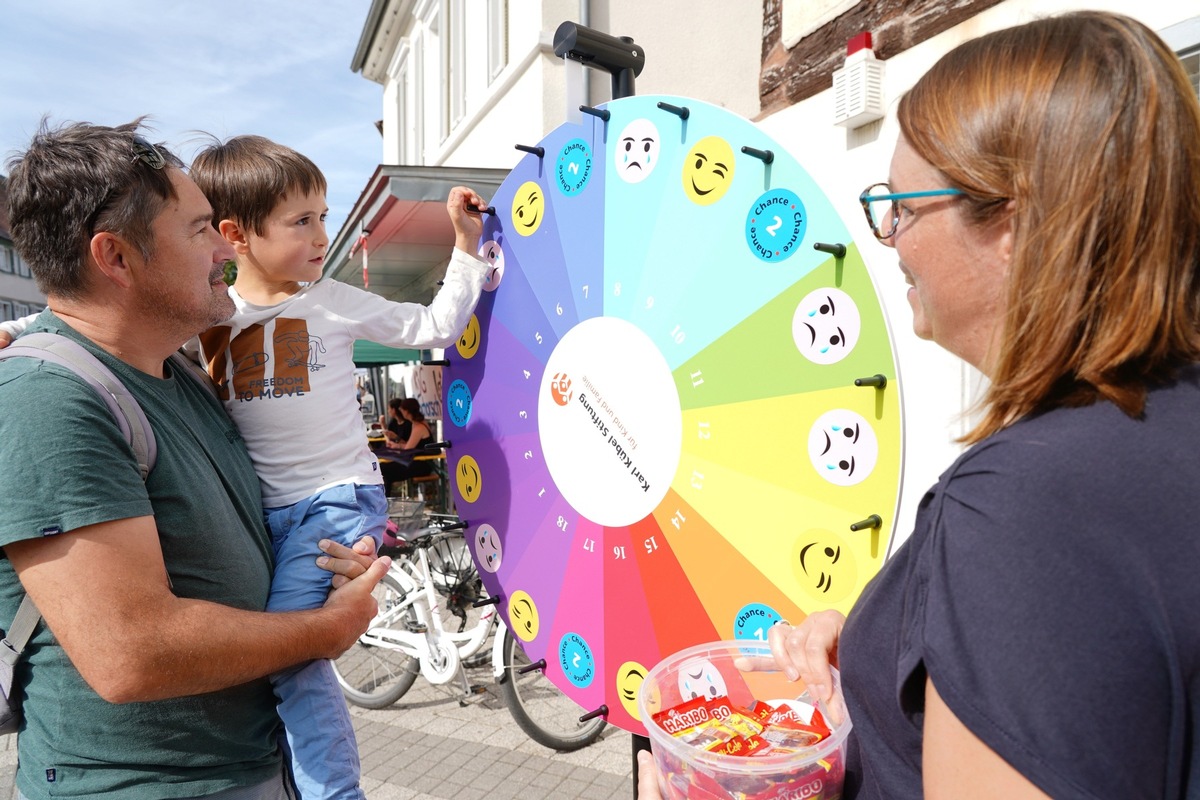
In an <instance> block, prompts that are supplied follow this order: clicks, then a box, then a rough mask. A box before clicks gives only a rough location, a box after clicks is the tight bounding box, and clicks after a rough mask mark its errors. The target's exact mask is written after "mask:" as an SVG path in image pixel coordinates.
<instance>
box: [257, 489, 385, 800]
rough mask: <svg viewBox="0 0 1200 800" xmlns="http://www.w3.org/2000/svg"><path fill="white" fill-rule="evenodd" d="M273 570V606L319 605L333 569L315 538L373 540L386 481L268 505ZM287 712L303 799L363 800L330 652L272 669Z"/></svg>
mask: <svg viewBox="0 0 1200 800" xmlns="http://www.w3.org/2000/svg"><path fill="white" fill-rule="evenodd" d="M263 516H264V519H265V521H266V524H267V530H268V531H269V532H270V534H271V546H272V547H273V548H274V550H275V577H274V579H273V580H272V582H271V596H270V598H269V599H268V600H267V610H268V611H300V610H303V609H310V608H320V607H321V606H322V605H323V604H324V603H325V598H326V597H328V595H329V589H330V580H331V579H332V573H330V572H327V571H325V570H323V569H321V568H320V567H318V566H317V564H316V559H317V557H318V556H320V555H321V551H320V550H318V549H317V542H318V541H320V540H321V539H332V540H333V541H335V542H338V543H340V544H344V545H346V546H347V547H349V546H351V545H353V544H354V543H355V542H356V541H358V540H359V539H361V538H362V537H363V536H371V537H372V538H373V539H375V546H376V547H378V546H379V542H380V540H381V538H382V536H383V529H384V526H385V525H387V497H386V496H384V493H383V487H382V486H357V485H355V484H343V485H341V486H334V487H332V488H329V489H326V490H325V491H323V492H320V493H319V494H315V495H313V496H312V497H306V498H305V499H303V500H301V501H300V502H298V503H294V504H292V505H290V506H284V507H282V508H268V509H265V510H264V513H263ZM271 685H272V686H273V687H274V689H275V696H276V697H278V698H279V706H278V711H279V717H280V719H282V720H283V727H284V733H285V737H284V741H283V745H284V749H285V750H286V751H287V755H288V757H289V758H290V759H291V764H292V775H293V777H294V778H295V780H296V787H297V788H298V789H299V790H300V797H301V798H303V800H318V799H319V798H330V799H331V800H332V798H337V800H344V799H347V798H353V799H354V800H363V798H364V797H365V795H363V792H362V789H360V788H359V786H358V780H359V772H360V767H359V761H358V743H357V742H356V741H355V738H354V727H353V726H352V725H351V722H350V712H349V710H348V709H347V708H346V701H345V699H344V698H343V697H342V690H341V687H340V686H338V682H337V678H336V677H335V676H334V674H333V665H332V664H331V662H329V661H327V660H320V661H310V662H309V663H307V664H301V665H299V666H296V667H293V668H291V669H288V670H284V671H282V672H279V673H277V674H275V675H272V676H271Z"/></svg>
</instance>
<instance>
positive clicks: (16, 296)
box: [0, 175, 46, 321]
mask: <svg viewBox="0 0 1200 800" xmlns="http://www.w3.org/2000/svg"><path fill="white" fill-rule="evenodd" d="M45 307H46V295H44V294H42V293H41V291H40V290H39V289H38V287H37V283H35V282H34V280H33V273H31V272H30V271H29V265H28V264H26V263H25V259H23V258H21V255H20V254H19V253H18V252H17V248H16V247H15V246H14V245H13V240H12V234H11V233H10V232H9V226H8V178H6V177H4V176H3V175H0V321H5V320H10V319H20V318H21V317H24V316H26V315H28V314H35V313H37V312H38V311H41V310H42V309H43V308H45Z"/></svg>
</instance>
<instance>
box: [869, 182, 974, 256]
mask: <svg viewBox="0 0 1200 800" xmlns="http://www.w3.org/2000/svg"><path fill="white" fill-rule="evenodd" d="M890 188H891V187H889V186H888V185H887V184H886V183H875V184H872V185H870V186H868V187H867V188H866V189H863V192H862V194H860V195H859V196H858V202H860V203H862V207H863V212H864V213H866V215H867V224H868V225H870V226H871V233H873V234H875V238H876V239H879V240H880V241H881V242H887V240H888V239H891V238H892V237H893V236H895V235H896V229H897V228H899V227H900V201H901V200H910V199H912V198H914V197H945V196H951V195H961V194H963V191H962V190H961V189H928V190H926V191H923V192H891V191H889V189H890ZM885 231H886V232H885Z"/></svg>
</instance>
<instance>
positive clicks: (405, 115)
mask: <svg viewBox="0 0 1200 800" xmlns="http://www.w3.org/2000/svg"><path fill="white" fill-rule="evenodd" d="M389 73H390V75H391V77H392V86H393V87H394V89H395V96H394V102H395V104H396V106H395V107H396V122H395V125H394V126H393V129H394V130H388V131H387V134H388V135H390V136H391V137H392V138H393V139H394V140H395V143H396V152H395V156H394V159H393V160H394V162H395V163H396V164H420V163H421V160H420V158H421V125H422V122H421V104H420V99H419V98H420V96H421V92H420V84H419V82H418V81H417V77H416V76H417V75H418V74H420V64H419V63H417V57H416V56H415V55H414V50H413V46H412V42H410V41H407V40H406V41H403V42H401V43H400V47H399V48H398V49H397V51H396V60H395V61H393V62H392V66H391V68H390V69H389Z"/></svg>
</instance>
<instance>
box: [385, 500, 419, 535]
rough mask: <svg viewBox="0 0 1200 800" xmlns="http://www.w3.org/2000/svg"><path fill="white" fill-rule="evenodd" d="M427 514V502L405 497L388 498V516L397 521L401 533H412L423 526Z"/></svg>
mask: <svg viewBox="0 0 1200 800" xmlns="http://www.w3.org/2000/svg"><path fill="white" fill-rule="evenodd" d="M424 516H425V503H424V502H423V501H421V500H408V499H406V498H403V497H389V498H388V518H389V519H391V521H392V522H394V523H396V527H397V528H399V529H400V533H401V534H403V533H412V532H413V531H415V530H417V529H418V528H420V527H421V522H422V520H423V518H424Z"/></svg>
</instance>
